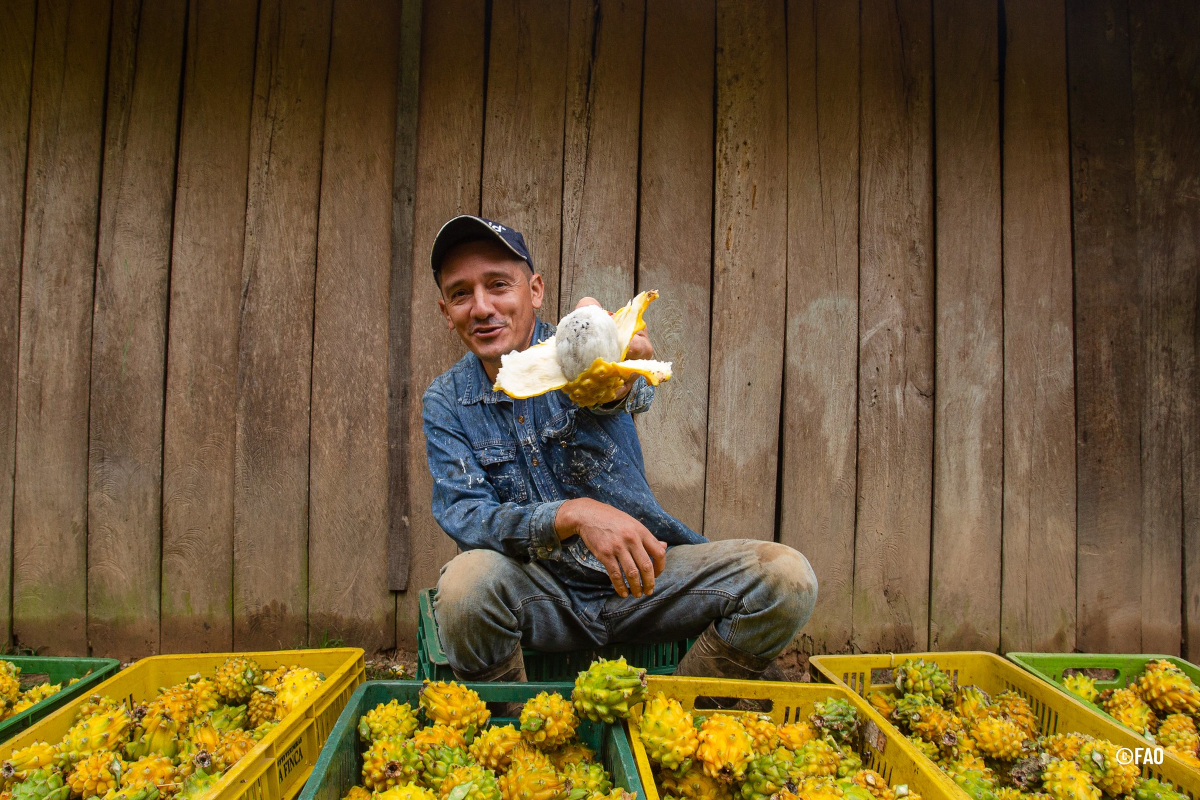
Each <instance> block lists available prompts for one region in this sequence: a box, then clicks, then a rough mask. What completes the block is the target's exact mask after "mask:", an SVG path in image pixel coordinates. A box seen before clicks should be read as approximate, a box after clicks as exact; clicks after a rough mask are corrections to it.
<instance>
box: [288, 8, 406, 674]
mask: <svg viewBox="0 0 1200 800" xmlns="http://www.w3.org/2000/svg"><path fill="white" fill-rule="evenodd" d="M399 40H400V2H399V0H341V1H340V2H338V3H337V4H336V6H335V7H334V15H333V42H332V45H331V53H330V57H329V82H328V86H327V89H326V99H325V153H324V158H323V159H322V164H321V212H320V228H319V231H318V234H317V285H316V306H315V313H314V315H313V367H312V369H313V372H312V444H311V448H312V449H311V452H312V467H311V473H310V476H309V493H310V498H311V500H310V502H311V516H310V521H309V526H310V527H309V539H308V559H309V573H308V636H309V641H311V642H319V641H328V640H331V639H341V640H343V641H346V642H353V643H354V645H355V646H356V647H362V648H365V649H366V650H367V651H368V652H373V651H375V650H383V649H387V648H391V647H393V646H394V645H395V637H396V624H395V613H396V601H395V599H394V598H393V597H392V595H391V594H390V593H389V591H388V582H387V560H386V559H383V558H380V557H379V555H381V554H382V553H383V552H384V550H385V549H386V547H387V536H388V515H387V497H388V488H387V487H388V451H387V388H388V384H387V375H388V356H387V345H388V279H389V277H390V272H391V240H392V205H391V194H392V159H393V158H394V157H395V135H396V75H397V68H398V56H399Z"/></svg>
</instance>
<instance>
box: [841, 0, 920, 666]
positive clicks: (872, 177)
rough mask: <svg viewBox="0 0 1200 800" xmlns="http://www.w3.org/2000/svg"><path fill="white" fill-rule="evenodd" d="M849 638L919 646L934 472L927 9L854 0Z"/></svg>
mask: <svg viewBox="0 0 1200 800" xmlns="http://www.w3.org/2000/svg"><path fill="white" fill-rule="evenodd" d="M861 19H862V129H861V133H860V137H861V143H862V144H861V147H862V167H861V169H862V174H861V178H860V184H859V186H860V196H861V200H860V203H861V206H860V210H859V220H860V223H859V231H860V233H859V236H860V240H859V246H860V248H861V250H860V260H859V264H860V268H859V359H858V364H859V372H858V518H857V522H856V525H857V531H856V534H855V544H854V546H855V561H854V639H855V645H856V646H857V647H860V648H862V649H863V650H865V651H867V652H878V651H888V650H895V651H904V650H912V649H918V650H920V649H924V648H925V645H926V641H927V639H928V634H929V593H928V591H927V588H926V587H927V586H928V581H929V547H930V542H929V531H930V503H931V499H930V493H931V491H932V487H931V483H932V472H933V453H932V450H933V382H934V361H933V349H934V338H933V324H934V302H933V301H934V297H933V290H934V278H933V183H932V178H933V176H932V174H931V173H932V158H933V155H932V142H931V138H930V137H931V133H932V109H931V107H930V102H931V91H932V88H931V85H930V83H931V76H932V49H931V45H932V31H931V25H930V22H931V15H930V7H929V3H928V2H927V1H926V0H909V1H907V2H898V3H895V4H892V3H885V2H883V1H882V0H864V2H863V5H862V16H861Z"/></svg>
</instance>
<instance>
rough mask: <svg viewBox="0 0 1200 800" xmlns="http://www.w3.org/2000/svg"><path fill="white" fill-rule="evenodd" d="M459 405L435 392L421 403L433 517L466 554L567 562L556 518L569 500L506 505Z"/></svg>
mask: <svg viewBox="0 0 1200 800" xmlns="http://www.w3.org/2000/svg"><path fill="white" fill-rule="evenodd" d="M456 405H457V403H456V401H454V400H447V399H446V398H445V397H443V396H441V395H440V394H438V393H437V392H436V391H434V390H432V389H431V390H430V391H428V392H426V393H425V396H424V398H422V419H423V427H424V430H425V452H426V457H427V458H428V460H429V472H430V474H432V476H433V509H432V510H433V517H434V519H436V520H437V523H438V525H440V526H441V528H442V530H443V531H445V532H446V534H447V535H448V536H449V537H450V538H451V539H453V540H454V541H455V542H457V543H458V546H459V547H461V548H462V549H463V550H479V549H487V550H495V551H497V552H499V553H503V554H504V555H506V556H509V557H511V558H515V559H519V560H521V561H533V560H535V559H553V560H557V559H559V558H561V557H562V545H561V544H560V543H559V539H558V533H557V531H555V529H554V518H555V516H556V515H557V514H558V507H559V506H561V505H562V504H563V502H564V501H562V500H559V501H554V502H549V503H531V504H527V505H519V504H517V503H502V502H500V498H499V496H498V495H497V494H496V490H495V489H494V488H493V487H492V485H491V483H490V482H489V481H488V479H487V473H486V472H485V471H484V469H483V467H481V466H480V465H479V461H478V460H477V459H476V458H475V451H474V449H472V447H471V442H470V439H468V438H467V436H466V433H465V432H464V431H463V428H462V424H461V422H460V420H459V418H458V416H457V415H456V414H455V413H454V408H455V406H456Z"/></svg>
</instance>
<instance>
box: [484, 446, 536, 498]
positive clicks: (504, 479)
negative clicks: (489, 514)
mask: <svg viewBox="0 0 1200 800" xmlns="http://www.w3.org/2000/svg"><path fill="white" fill-rule="evenodd" d="M475 459H476V460H477V461H478V462H479V466H481V467H483V471H484V472H486V473H487V478H488V483H490V484H491V485H492V488H493V489H495V490H496V494H497V495H499V497H500V502H502V503H523V502H525V501H526V500H528V499H529V493H528V492H527V491H526V490H525V478H524V476H523V475H522V474H521V469H520V467H519V465H518V464H517V445H516V443H515V442H491V443H488V444H485V445H479V446H476V447H475Z"/></svg>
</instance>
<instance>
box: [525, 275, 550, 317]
mask: <svg viewBox="0 0 1200 800" xmlns="http://www.w3.org/2000/svg"><path fill="white" fill-rule="evenodd" d="M529 294H530V295H532V297H533V307H534V308H535V309H539V308H541V307H542V299H543V298H545V296H546V284H545V282H543V281H542V276H541V275H539V274H538V273H536V272H535V273H533V275H531V276H530V277H529Z"/></svg>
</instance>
